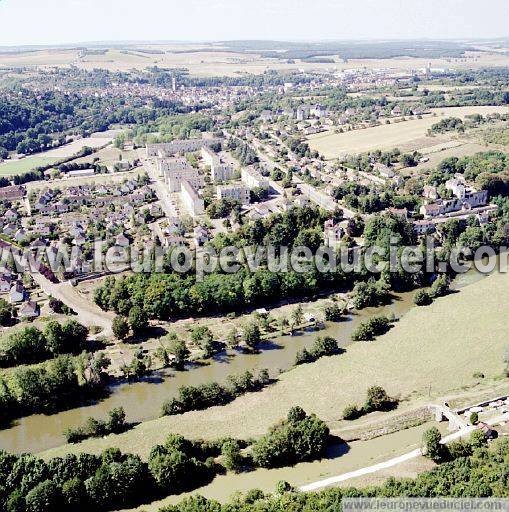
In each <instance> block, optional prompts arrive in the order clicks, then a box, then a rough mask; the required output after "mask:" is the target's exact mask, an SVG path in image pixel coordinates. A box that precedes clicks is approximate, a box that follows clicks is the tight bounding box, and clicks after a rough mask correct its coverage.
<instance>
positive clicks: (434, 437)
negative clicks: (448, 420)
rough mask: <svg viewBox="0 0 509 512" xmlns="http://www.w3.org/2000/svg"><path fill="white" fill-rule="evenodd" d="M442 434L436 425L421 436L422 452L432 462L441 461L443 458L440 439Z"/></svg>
mask: <svg viewBox="0 0 509 512" xmlns="http://www.w3.org/2000/svg"><path fill="white" fill-rule="evenodd" d="M441 440H442V434H441V433H440V430H438V428H436V427H431V428H429V429H428V430H426V432H424V434H423V436H422V448H421V451H422V454H423V455H424V456H425V457H428V458H429V459H431V460H432V461H434V462H441V461H442V460H443V458H444V448H443V446H442V444H441V443H440V441H441Z"/></svg>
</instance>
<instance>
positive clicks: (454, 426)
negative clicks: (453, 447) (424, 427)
mask: <svg viewBox="0 0 509 512" xmlns="http://www.w3.org/2000/svg"><path fill="white" fill-rule="evenodd" d="M428 408H429V409H430V410H432V411H434V412H435V421H438V422H442V421H445V420H448V421H449V427H448V430H449V431H450V432H452V431H455V430H464V429H466V428H468V427H469V425H468V423H467V422H466V421H465V420H464V419H463V418H462V417H461V416H460V415H459V414H457V413H456V412H454V411H453V410H452V409H451V408H450V407H448V406H447V405H445V404H444V405H435V404H430V405H429V406H428Z"/></svg>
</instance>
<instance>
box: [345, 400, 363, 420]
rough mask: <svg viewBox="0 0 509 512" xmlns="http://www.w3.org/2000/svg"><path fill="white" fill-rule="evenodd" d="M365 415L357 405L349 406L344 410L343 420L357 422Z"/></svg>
mask: <svg viewBox="0 0 509 512" xmlns="http://www.w3.org/2000/svg"><path fill="white" fill-rule="evenodd" d="M362 414H363V411H362V409H359V408H358V407H357V405H356V404H350V405H347V406H346V407H345V408H344V409H343V419H344V420H356V419H357V418H360V417H361V416H362Z"/></svg>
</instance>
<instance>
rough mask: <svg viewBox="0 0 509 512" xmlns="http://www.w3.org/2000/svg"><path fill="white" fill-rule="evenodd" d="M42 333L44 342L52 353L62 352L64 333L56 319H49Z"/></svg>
mask: <svg viewBox="0 0 509 512" xmlns="http://www.w3.org/2000/svg"><path fill="white" fill-rule="evenodd" d="M44 335H45V336H46V342H47V345H48V348H49V349H50V350H51V352H52V353H53V354H63V353H64V346H65V340H64V333H63V329H62V326H61V325H60V323H59V322H57V321H56V320H50V321H49V322H48V323H47V324H46V327H45V329H44Z"/></svg>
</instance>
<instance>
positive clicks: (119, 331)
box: [111, 316, 129, 340]
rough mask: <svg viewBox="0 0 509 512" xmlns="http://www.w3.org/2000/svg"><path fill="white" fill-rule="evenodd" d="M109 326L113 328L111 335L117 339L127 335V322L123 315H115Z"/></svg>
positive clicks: (124, 337)
mask: <svg viewBox="0 0 509 512" xmlns="http://www.w3.org/2000/svg"><path fill="white" fill-rule="evenodd" d="M111 328H112V330H113V335H114V336H115V338H117V339H118V340H124V339H126V338H127V335H128V334H129V324H128V323H127V320H126V319H125V318H124V317H123V316H116V317H115V318H114V319H113V323H112V325H111Z"/></svg>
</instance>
